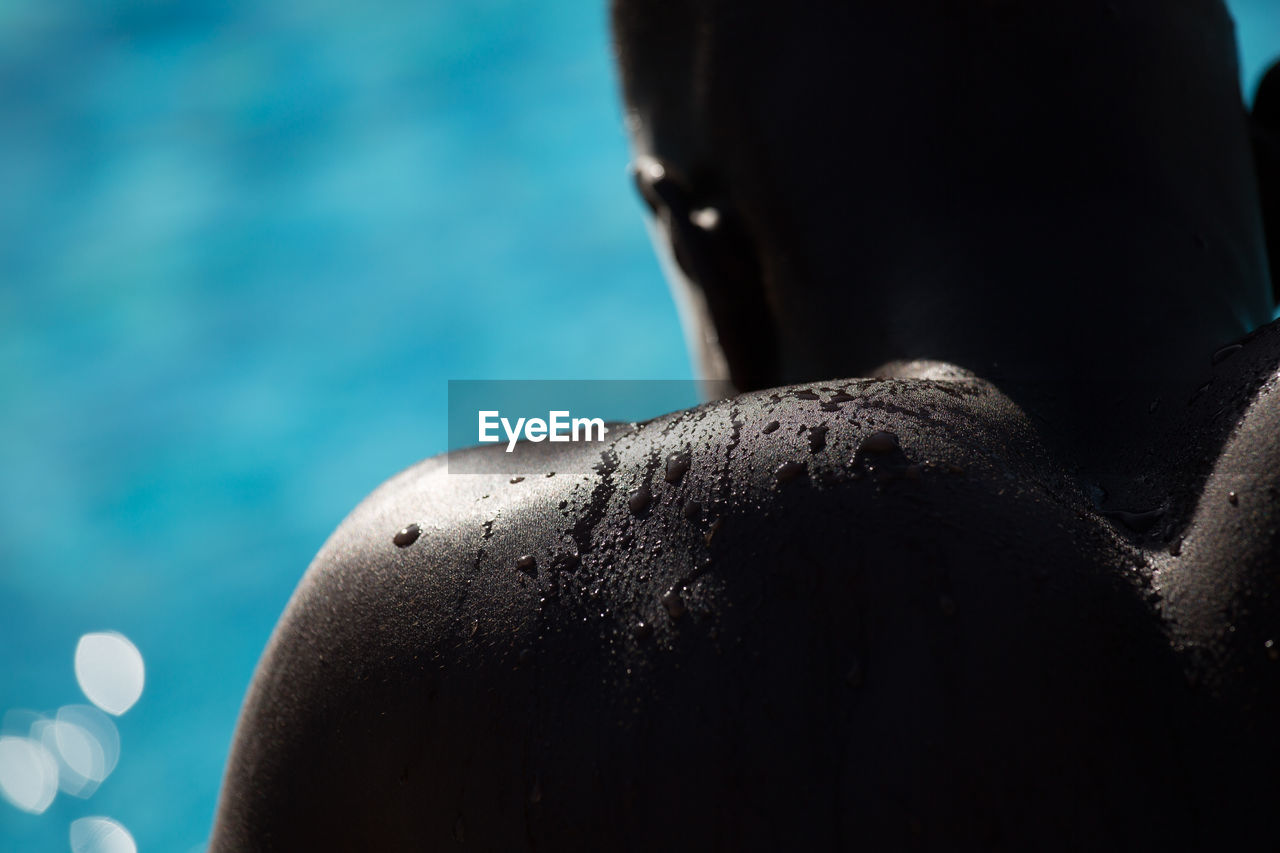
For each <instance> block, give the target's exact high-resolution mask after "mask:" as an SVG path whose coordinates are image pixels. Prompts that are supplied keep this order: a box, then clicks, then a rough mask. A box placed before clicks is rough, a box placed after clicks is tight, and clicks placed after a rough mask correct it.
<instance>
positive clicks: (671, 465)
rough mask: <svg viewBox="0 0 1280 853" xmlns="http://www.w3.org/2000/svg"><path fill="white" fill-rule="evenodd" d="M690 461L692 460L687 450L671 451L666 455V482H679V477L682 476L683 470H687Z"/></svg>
mask: <svg viewBox="0 0 1280 853" xmlns="http://www.w3.org/2000/svg"><path fill="white" fill-rule="evenodd" d="M691 463H692V460H691V458H690V455H689V452H688V451H687V450H682V451H680V452H678V453H672V454H671V455H670V456H668V457H667V474H666V479H667V482H668V483H678V482H680V478H682V477H683V476H684V475H685V472H687V471H688V470H689V466H690V464H691Z"/></svg>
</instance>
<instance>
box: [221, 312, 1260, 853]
mask: <svg viewBox="0 0 1280 853" xmlns="http://www.w3.org/2000/svg"><path fill="white" fill-rule="evenodd" d="M1209 358H1210V356H1209V355H1208V354H1206V364H1207V363H1208V360H1209ZM1218 358H1219V359H1222V360H1221V361H1220V363H1219V364H1218V365H1216V366H1214V367H1213V368H1212V370H1211V371H1209V373H1210V376H1211V379H1212V384H1211V385H1210V387H1209V388H1208V389H1207V390H1205V391H1203V392H1201V393H1200V394H1199V395H1198V396H1197V395H1196V388H1195V387H1190V388H1189V389H1188V394H1187V396H1186V399H1185V400H1176V401H1166V403H1165V404H1164V405H1163V406H1158V407H1157V408H1156V411H1155V412H1154V413H1152V416H1151V417H1152V421H1153V423H1156V424H1160V425H1162V426H1170V428H1171V429H1173V430H1174V431H1175V432H1180V433H1181V434H1182V435H1183V437H1184V438H1185V439H1186V446H1185V452H1184V453H1183V454H1182V455H1180V456H1177V457H1174V458H1171V457H1164V458H1154V459H1152V460H1151V461H1152V464H1153V466H1154V467H1155V468H1157V469H1159V468H1167V469H1169V470H1170V471H1171V472H1172V474H1173V477H1174V479H1175V480H1177V481H1178V484H1179V491H1180V493H1183V494H1193V495H1196V496H1198V498H1197V500H1195V501H1192V502H1186V503H1182V504H1169V508H1168V510H1167V511H1166V512H1164V513H1156V514H1155V516H1156V517H1155V518H1154V519H1153V518H1151V517H1150V514H1148V515H1145V516H1144V515H1142V514H1140V513H1137V512H1123V511H1121V512H1117V511H1114V510H1112V511H1108V510H1107V508H1106V506H1107V502H1106V500H1105V499H1100V498H1099V496H1098V494H1097V493H1096V492H1095V493H1094V494H1090V493H1089V489H1088V484H1086V483H1082V482H1081V481H1080V479H1079V478H1078V477H1077V476H1075V475H1074V474H1073V472H1072V470H1071V464H1070V460H1064V459H1062V458H1059V457H1058V456H1056V455H1055V454H1054V453H1052V452H1050V451H1049V449H1048V445H1049V444H1050V443H1051V441H1049V442H1047V441H1046V437H1045V433H1046V429H1045V427H1044V426H1043V425H1037V424H1036V423H1034V422H1033V421H1032V420H1031V419H1029V418H1028V417H1027V415H1026V414H1025V413H1024V412H1023V411H1021V410H1020V409H1019V408H1018V407H1017V406H1016V405H1014V404H1013V403H1011V402H1010V401H1009V400H1008V398H1006V397H1005V396H1004V395H1002V394H1001V392H1000V391H999V390H998V389H997V388H995V387H994V386H992V385H991V384H990V383H988V382H986V381H983V380H979V379H974V378H965V377H964V376H963V375H962V374H961V373H959V372H957V371H948V370H946V369H945V368H944V367H943V366H940V365H932V366H927V367H926V368H923V369H922V368H920V367H919V366H907V367H906V369H903V370H902V372H904V373H913V374H915V375H917V376H919V375H922V374H923V375H926V376H935V377H946V378H932V379H930V378H923V379H922V378H911V379H874V380H856V381H833V382H818V383H807V384H805V385H802V386H791V387H787V388H781V389H777V390H771V391H762V392H756V393H752V394H746V395H742V396H739V397H737V398H735V399H731V400H726V401H721V402H716V403H711V404H708V405H704V406H702V407H699V408H697V409H693V410H689V411H686V412H680V413H676V414H672V415H667V416H664V417H661V418H658V419H656V420H653V421H650V422H648V423H645V424H642V425H638V426H635V427H634V428H630V427H628V428H625V429H619V430H616V431H614V432H613V433H612V435H611V439H612V440H611V441H610V443H609V445H608V448H607V449H606V450H604V451H601V450H600V448H599V446H596V447H591V446H588V445H569V446H567V447H566V446H556V447H554V448H553V447H552V446H550V445H545V447H546V448H547V451H548V452H547V455H546V459H545V464H546V471H545V474H544V475H543V476H530V477H527V478H526V479H524V480H523V481H520V482H515V483H513V482H511V479H512V478H511V477H510V476H509V475H508V474H503V473H495V474H492V475H474V476H471V475H449V474H448V473H447V471H446V465H445V460H444V459H443V458H440V457H437V458H436V459H432V460H428V461H426V462H423V463H421V464H419V465H417V466H415V467H413V468H411V469H409V470H407V471H405V472H403V473H402V474H400V475H398V476H397V477H394V478H393V479H391V480H390V481H388V482H387V483H386V484H385V485H383V486H382V487H381V488H380V489H378V490H377V491H376V492H374V493H373V494H372V495H371V496H370V497H369V498H368V499H367V500H366V501H365V502H364V503H362V504H361V505H360V506H359V507H358V508H357V509H356V510H355V511H354V512H353V513H352V515H351V516H350V517H349V518H348V519H347V520H346V521H345V522H344V523H343V524H342V526H341V527H340V528H339V529H338V530H337V532H336V533H335V534H334V535H333V536H332V538H331V539H330V540H329V542H328V543H327V544H326V545H325V547H324V548H323V550H322V551H321V553H320V554H319V556H318V557H317V558H316V561H315V563H314V564H313V565H312V567H311V568H310V570H309V571H308V573H307V575H306V578H305V579H304V581H303V582H302V585H301V586H300V588H299V590H298V592H297V593H296V595H295V597H294V599H293V601H292V602H291V604H290V606H289V610H288V613H287V614H286V616H285V618H284V619H283V620H282V622H281V624H280V626H279V627H278V629H277V631H276V634H275V637H274V638H273V640H272V643H271V646H270V648H269V650H268V652H267V654H266V656H265V658H264V660H263V662H262V665H261V669H260V672H259V674H258V676H257V678H256V680H255V683H254V687H253V689H252V691H251V693H250V696H249V699H248V702H247V705H246V708H245V711H244V718H243V719H242V721H241V729H240V736H239V739H238V742H237V745H236V749H235V752H234V755H233V759H232V764H231V767H230V771H229V776H228V783H227V792H226V794H225V795H224V800H223V803H222V806H221V812H220V816H219V823H218V828H217V834H216V836H215V842H214V849H217V850H269V849H380V850H423V849H445V848H450V847H451V846H452V845H454V844H455V843H457V842H458V841H462V842H464V843H465V844H466V845H468V846H472V847H474V848H475V849H482V850H517V849H544V850H561V849H582V850H587V849H606V848H607V849H632V850H646V849H661V848H663V847H670V846H675V847H677V848H680V849H698V848H700V847H702V848H706V849H724V850H741V849H760V850H777V849H787V848H790V849H836V848H845V847H850V848H852V847H861V846H863V845H871V846H872V847H873V848H877V847H878V848H882V849H893V848H897V847H900V846H904V845H905V846H920V847H926V848H933V847H937V848H941V849H948V848H953V847H955V846H966V845H974V846H1000V845H1002V844H1004V845H1008V846H1010V847H1012V848H1015V849H1016V848H1024V849H1025V848H1026V847H1028V846H1031V845H1034V846H1036V847H1038V848H1040V849H1044V848H1046V847H1059V848H1064V849H1072V848H1074V849H1079V848H1088V847H1093V846H1094V845H1097V844H1105V845H1108V846H1109V845H1115V844H1120V843H1134V844H1139V845H1140V846H1142V847H1144V848H1146V847H1150V846H1151V845H1152V844H1154V843H1158V842H1168V843H1172V844H1174V845H1175V846H1177V847H1185V846H1206V847H1209V846H1219V845H1222V844H1224V843H1228V842H1230V841H1232V840H1235V841H1238V842H1243V841H1246V840H1247V841H1251V842H1253V843H1257V842H1258V841H1259V839H1260V838H1272V839H1274V838H1275V837H1276V836H1274V835H1270V833H1271V832H1273V831H1274V826H1273V822H1274V817H1275V815H1274V811H1275V810H1274V809H1273V808H1272V807H1271V806H1272V805H1273V804H1274V797H1275V795H1276V793H1277V786H1276V774H1275V773H1274V771H1273V769H1272V768H1274V767H1275V766H1276V765H1275V763H1274V758H1275V745H1276V735H1275V730H1274V729H1275V720H1276V719H1277V718H1276V716H1275V715H1276V712H1277V708H1278V706H1277V702H1276V686H1277V680H1278V678H1280V662H1277V661H1276V660H1275V659H1274V658H1275V657H1276V654H1275V653H1274V652H1271V650H1270V647H1269V646H1268V645H1267V643H1268V641H1270V640H1272V639H1280V622H1277V607H1276V602H1275V600H1274V591H1275V589H1276V570H1277V559H1276V555H1277V553H1278V550H1277V549H1278V547H1280V538H1278V536H1277V529H1278V528H1280V496H1278V495H1277V487H1280V445H1278V444H1277V442H1276V441H1275V440H1274V437H1275V435H1277V434H1280V391H1277V390H1276V382H1277V376H1278V365H1280V328H1277V327H1275V326H1273V327H1269V328H1267V329H1264V330H1262V331H1260V332H1259V333H1257V334H1255V335H1254V336H1251V337H1250V338H1249V339H1248V340H1246V341H1245V343H1244V346H1243V347H1241V348H1240V349H1238V350H1230V351H1228V352H1227V353H1226V354H1225V357H1224V356H1223V355H1219V356H1218ZM1198 381H1199V380H1198V378H1197V382H1198ZM1193 397H1194V399H1192V398H1193ZM1189 401H1190V402H1189ZM1162 410H1165V411H1168V412H1170V413H1171V414H1169V415H1167V416H1165V417H1163V418H1162V417H1161V416H1160V414H1159V413H1160V412H1161V411H1162ZM470 452H472V453H476V454H479V455H480V456H481V457H482V459H483V460H485V461H487V462H491V463H492V465H493V466H494V468H495V470H500V469H501V466H502V465H503V463H504V462H505V460H504V459H503V454H502V453H501V452H500V450H499V451H497V452H495V451H494V449H493V448H484V449H480V450H475V451H470ZM673 454H674V455H675V458H674V460H673V461H670V462H669V461H668V460H671V459H672V456H673ZM684 454H687V456H686V455H684ZM1162 456H1163V454H1162ZM685 461H687V466H688V467H687V470H684V462H685ZM480 464H482V465H483V464H485V462H481V463H480ZM668 472H670V473H668ZM553 473H554V475H552V474H553ZM637 490H641V491H637ZM1135 509H1136V508H1135ZM1142 509H1149V508H1146V507H1143V508H1142ZM408 525H418V528H419V530H418V535H417V536H416V537H415V536H414V535H413V531H410V533H409V534H406V535H400V536H399V539H397V536H398V534H399V531H401V530H402V528H405V527H406V526H408ZM1135 528H1136V529H1135ZM397 542H399V545H398V544H397ZM1175 554H1176V555H1175ZM526 557H532V558H533V559H532V561H530V560H528V559H522V558H526Z"/></svg>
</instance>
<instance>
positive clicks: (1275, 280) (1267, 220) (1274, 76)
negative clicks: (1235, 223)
mask: <svg viewBox="0 0 1280 853" xmlns="http://www.w3.org/2000/svg"><path fill="white" fill-rule="evenodd" d="M1252 119H1253V158H1254V161H1255V162H1256V164H1257V168H1258V195H1259V197H1260V198H1261V200H1262V226H1263V228H1264V229H1265V231H1266V245H1267V257H1268V259H1269V260H1270V262H1271V289H1272V293H1273V294H1274V298H1275V301H1276V302H1277V303H1280V62H1278V63H1276V64H1275V65H1272V66H1271V69H1270V70H1269V71H1267V73H1266V75H1265V76H1263V78H1262V82H1261V83H1260V84H1258V90H1257V92H1256V93H1255V94H1254V96H1253V114H1252Z"/></svg>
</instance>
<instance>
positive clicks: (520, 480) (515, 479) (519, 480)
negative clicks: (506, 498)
mask: <svg viewBox="0 0 1280 853" xmlns="http://www.w3.org/2000/svg"><path fill="white" fill-rule="evenodd" d="M523 482H524V477H512V478H511V483H512V485H515V484H516V483H523Z"/></svg>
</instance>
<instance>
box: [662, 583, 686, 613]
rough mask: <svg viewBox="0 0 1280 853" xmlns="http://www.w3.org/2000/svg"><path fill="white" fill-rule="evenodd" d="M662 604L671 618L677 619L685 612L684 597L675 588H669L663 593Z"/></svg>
mask: <svg viewBox="0 0 1280 853" xmlns="http://www.w3.org/2000/svg"><path fill="white" fill-rule="evenodd" d="M662 606H663V607H665V608H666V609H667V615H668V616H670V617H671V618H672V619H679V618H680V617H681V616H683V615H684V613H685V606H684V599H683V598H681V597H680V593H678V592H676V591H675V589H669V590H667V591H666V592H665V593H664V594H663V596H662Z"/></svg>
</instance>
